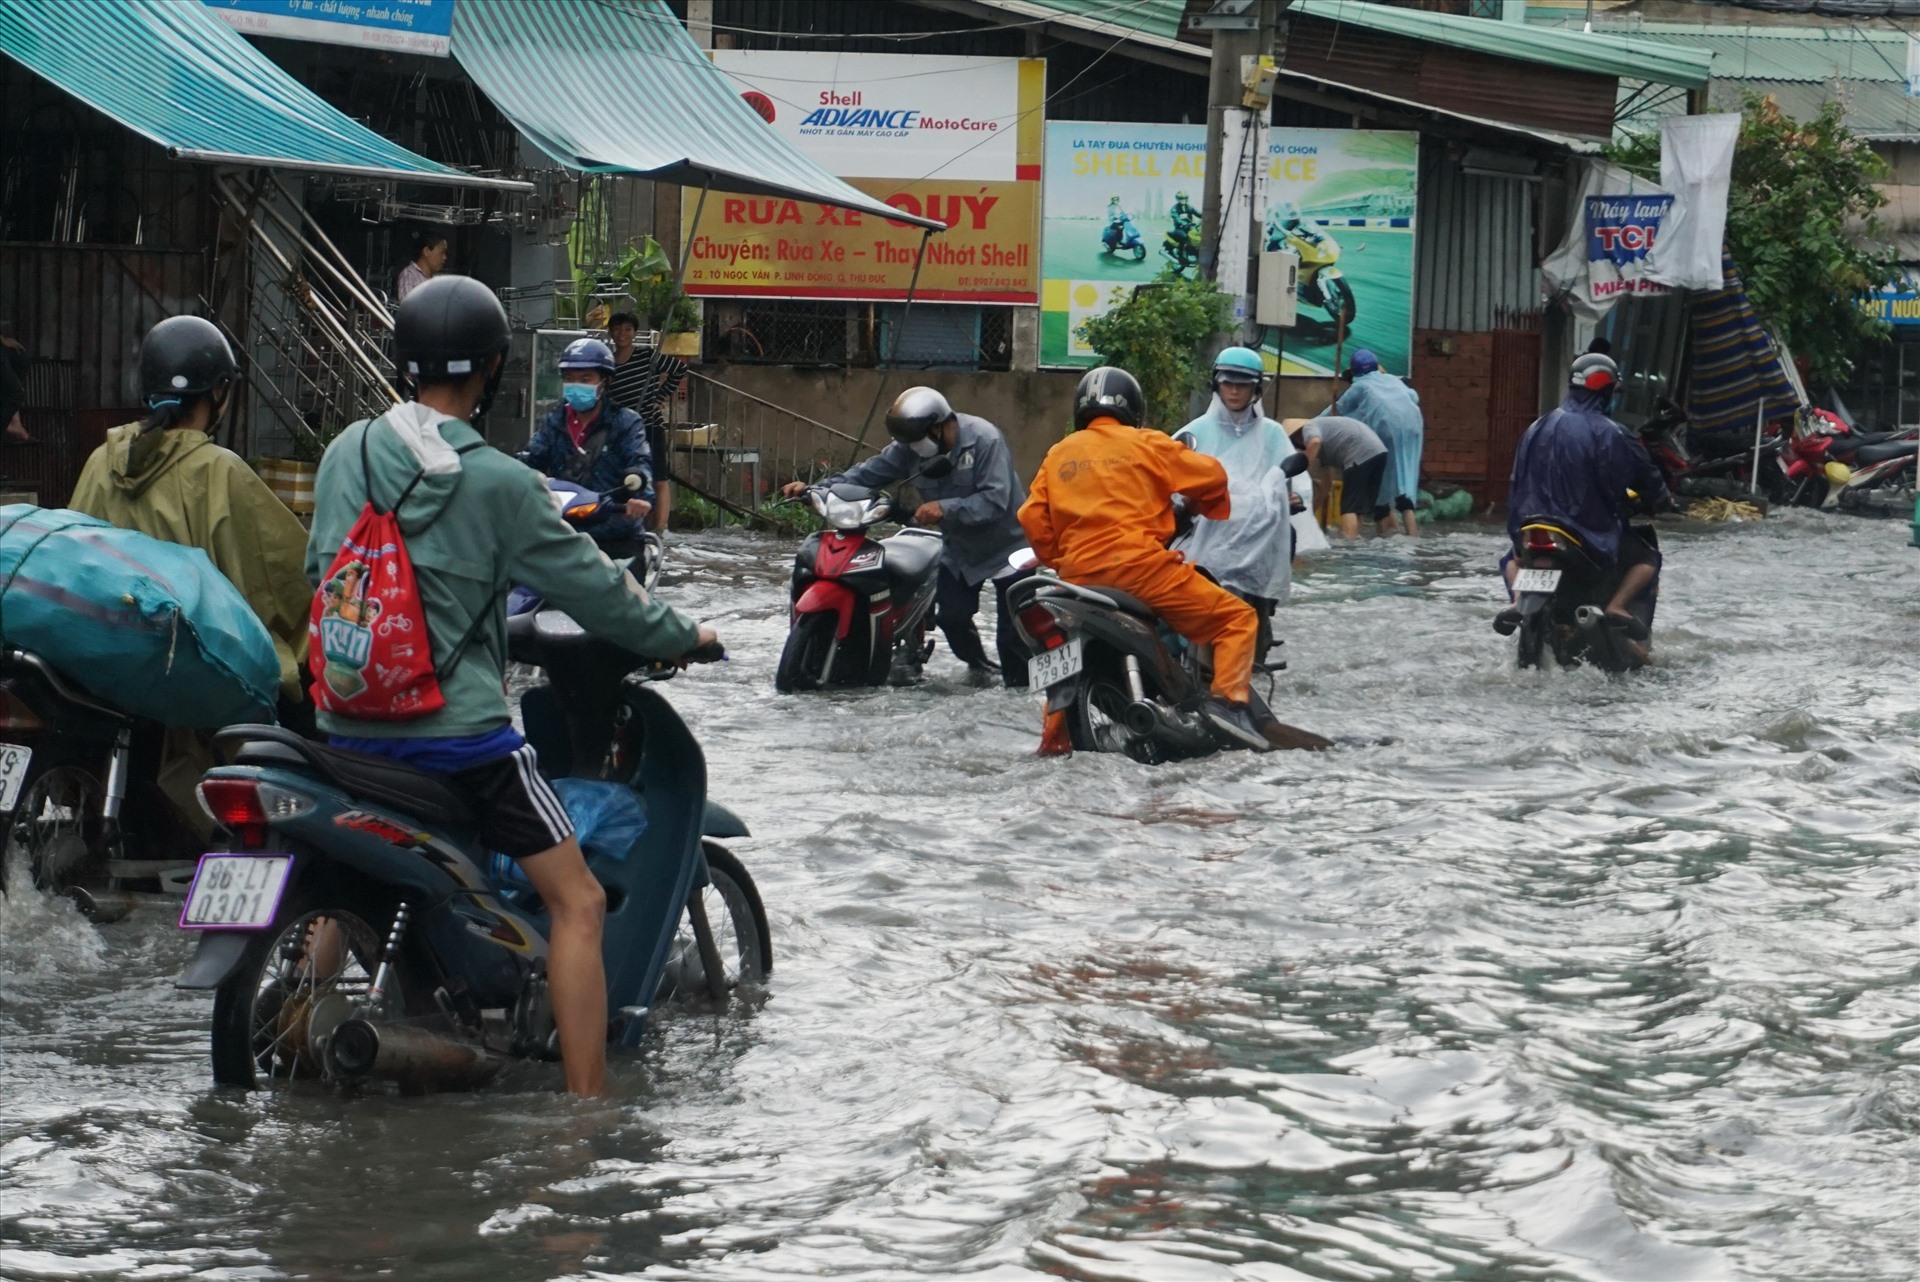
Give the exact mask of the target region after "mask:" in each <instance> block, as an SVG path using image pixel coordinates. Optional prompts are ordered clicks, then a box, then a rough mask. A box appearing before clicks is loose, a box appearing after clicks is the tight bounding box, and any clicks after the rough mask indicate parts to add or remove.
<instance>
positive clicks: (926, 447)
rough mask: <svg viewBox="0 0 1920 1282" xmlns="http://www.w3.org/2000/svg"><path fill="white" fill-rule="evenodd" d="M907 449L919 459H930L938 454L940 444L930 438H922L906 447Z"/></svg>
mask: <svg viewBox="0 0 1920 1282" xmlns="http://www.w3.org/2000/svg"><path fill="white" fill-rule="evenodd" d="M907 448H908V449H910V450H912V451H913V452H914V453H915V454H916V455H918V456H919V457H921V458H932V457H933V456H934V455H936V454H938V453H939V452H940V442H938V441H936V440H934V439H933V438H932V437H931V436H923V437H921V438H920V439H919V440H917V441H914V442H913V443H911V444H910V445H908V446H907Z"/></svg>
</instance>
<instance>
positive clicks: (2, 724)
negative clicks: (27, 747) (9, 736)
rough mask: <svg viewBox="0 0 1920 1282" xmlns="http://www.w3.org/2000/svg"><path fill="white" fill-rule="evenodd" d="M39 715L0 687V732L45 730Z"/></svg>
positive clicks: (24, 702)
mask: <svg viewBox="0 0 1920 1282" xmlns="http://www.w3.org/2000/svg"><path fill="white" fill-rule="evenodd" d="M46 728H47V723H46V722H44V721H42V720H41V719H40V714H39V713H37V712H35V711H34V710H33V709H32V708H30V707H28V706H27V703H26V700H24V699H22V698H21V697H20V696H19V695H17V694H15V693H13V691H11V690H9V689H7V688H6V687H5V686H0V730H45V729H46Z"/></svg>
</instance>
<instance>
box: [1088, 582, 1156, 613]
mask: <svg viewBox="0 0 1920 1282" xmlns="http://www.w3.org/2000/svg"><path fill="white" fill-rule="evenodd" d="M1081 586H1082V587H1086V588H1091V589H1092V590H1093V591H1095V592H1098V593H1099V594H1100V595H1101V596H1103V597H1106V598H1107V599H1109V600H1110V601H1112V602H1113V603H1114V604H1115V605H1117V606H1119V607H1120V608H1121V609H1122V610H1125V611H1126V612H1127V613H1128V614H1137V615H1139V616H1140V617H1141V618H1143V619H1157V618H1159V617H1160V612H1159V611H1157V610H1155V609H1154V608H1153V607H1152V606H1150V605H1148V604H1147V603H1146V602H1145V601H1142V600H1141V599H1140V598H1139V597H1137V596H1134V595H1133V594H1132V593H1131V592H1122V591H1121V590H1120V589H1119V588H1113V587H1108V586H1107V585H1106V584H1104V583H1086V584H1082V585H1081Z"/></svg>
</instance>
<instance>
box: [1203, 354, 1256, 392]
mask: <svg viewBox="0 0 1920 1282" xmlns="http://www.w3.org/2000/svg"><path fill="white" fill-rule="evenodd" d="M1266 374H1267V366H1266V362H1264V361H1262V360H1261V359H1260V353H1258V352H1256V351H1254V350H1253V349H1252V348H1251V347H1229V348H1225V349H1224V350H1222V351H1221V353H1220V354H1219V355H1218V356H1216V357H1214V358H1213V382H1214V386H1216V387H1217V386H1219V385H1220V384H1221V383H1255V384H1257V383H1259V382H1260V381H1261V380H1262V379H1263V378H1265V377H1266Z"/></svg>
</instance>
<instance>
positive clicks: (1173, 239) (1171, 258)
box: [1160, 221, 1200, 272]
mask: <svg viewBox="0 0 1920 1282" xmlns="http://www.w3.org/2000/svg"><path fill="white" fill-rule="evenodd" d="M1160 252H1161V253H1162V254H1165V255H1166V257H1167V261H1168V262H1170V263H1172V264H1173V265H1174V266H1175V267H1176V268H1178V269H1179V270H1180V271H1182V272H1185V271H1188V270H1189V269H1191V268H1192V267H1193V266H1194V265H1195V264H1197V263H1198V262H1199V261H1200V224H1199V222H1198V221H1193V222H1185V223H1176V224H1175V225H1174V226H1173V228H1172V230H1170V231H1168V232H1167V234H1166V237H1165V238H1164V239H1163V240H1161V242H1160Z"/></svg>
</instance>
